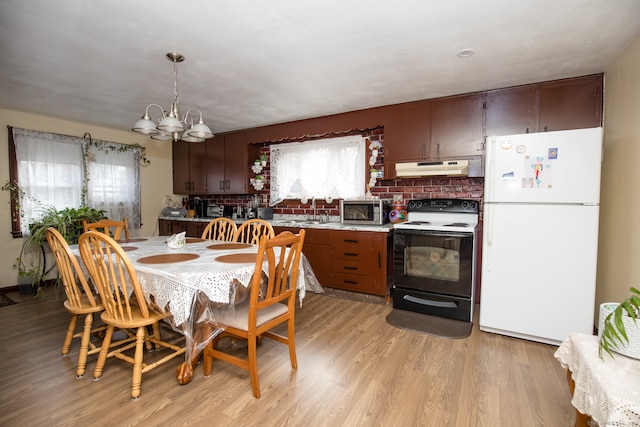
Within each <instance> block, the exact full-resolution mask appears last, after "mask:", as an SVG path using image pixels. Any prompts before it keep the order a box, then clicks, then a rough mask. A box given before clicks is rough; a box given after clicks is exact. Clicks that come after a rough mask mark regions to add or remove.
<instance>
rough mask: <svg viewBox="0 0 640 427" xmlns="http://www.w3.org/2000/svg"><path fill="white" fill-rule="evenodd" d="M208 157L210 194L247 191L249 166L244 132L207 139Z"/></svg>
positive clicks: (208, 190) (208, 188) (242, 192)
mask: <svg viewBox="0 0 640 427" xmlns="http://www.w3.org/2000/svg"><path fill="white" fill-rule="evenodd" d="M206 159H207V192H208V193H209V194H221V193H229V194H244V193H246V192H247V181H248V169H249V166H248V161H247V144H246V139H245V133H244V132H238V133H232V134H228V135H222V136H217V137H215V138H213V139H209V140H207V153H206Z"/></svg>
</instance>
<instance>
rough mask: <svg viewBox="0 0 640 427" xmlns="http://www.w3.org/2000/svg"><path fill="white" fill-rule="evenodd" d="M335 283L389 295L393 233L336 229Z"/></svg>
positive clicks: (331, 285)
mask: <svg viewBox="0 0 640 427" xmlns="http://www.w3.org/2000/svg"><path fill="white" fill-rule="evenodd" d="M331 237H332V245H333V271H334V275H335V276H334V282H333V283H331V284H330V285H328V286H330V287H335V288H340V289H345V290H349V291H355V292H365V293H368V294H374V295H381V296H385V295H387V293H388V292H389V283H390V280H389V276H390V274H388V273H390V271H389V270H388V268H387V264H388V263H387V256H388V253H389V251H388V248H389V245H390V242H391V234H390V233H379V232H367V231H346V230H334V231H333V234H332V236H331Z"/></svg>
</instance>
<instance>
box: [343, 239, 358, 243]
mask: <svg viewBox="0 0 640 427" xmlns="http://www.w3.org/2000/svg"><path fill="white" fill-rule="evenodd" d="M344 241H345V242H346V243H358V242H359V241H360V240H355V239H344Z"/></svg>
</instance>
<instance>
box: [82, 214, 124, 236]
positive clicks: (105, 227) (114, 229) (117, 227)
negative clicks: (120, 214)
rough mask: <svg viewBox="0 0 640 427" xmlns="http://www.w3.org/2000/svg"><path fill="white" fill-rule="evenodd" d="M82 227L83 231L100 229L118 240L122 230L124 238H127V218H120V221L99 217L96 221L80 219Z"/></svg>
mask: <svg viewBox="0 0 640 427" xmlns="http://www.w3.org/2000/svg"><path fill="white" fill-rule="evenodd" d="M82 228H83V229H84V231H85V232H86V231H90V230H95V231H100V232H102V233H104V234H107V235H109V236H111V237H113V238H114V239H115V240H120V236H121V235H122V232H123V231H124V237H125V239H129V224H128V223H127V218H122V221H114V220H112V219H101V220H100V221H96V222H87V221H85V220H82Z"/></svg>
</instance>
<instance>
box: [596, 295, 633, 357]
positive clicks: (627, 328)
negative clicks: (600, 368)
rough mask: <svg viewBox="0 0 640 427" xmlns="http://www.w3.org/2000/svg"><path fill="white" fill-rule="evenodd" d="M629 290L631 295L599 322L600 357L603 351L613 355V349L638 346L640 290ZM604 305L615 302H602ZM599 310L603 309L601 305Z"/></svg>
mask: <svg viewBox="0 0 640 427" xmlns="http://www.w3.org/2000/svg"><path fill="white" fill-rule="evenodd" d="M630 291H631V296H630V297H629V298H627V299H625V300H624V301H622V302H621V303H620V304H618V305H617V306H615V309H614V310H613V311H611V313H609V314H608V315H607V316H606V317H605V318H604V321H602V320H601V322H600V328H599V329H600V331H599V335H600V344H599V355H600V358H604V353H605V352H606V353H608V354H609V356H611V357H613V353H612V352H613V351H620V350H621V349H622V348H624V347H626V346H629V345H634V346H640V343H639V342H638V341H637V340H640V323H638V319H639V318H640V291H639V290H638V289H636V288H634V287H631V288H630ZM606 305H610V306H614V305H615V304H603V306H606ZM600 310H603V308H602V306H601V308H600ZM601 316H602V314H601ZM631 357H633V356H631Z"/></svg>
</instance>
